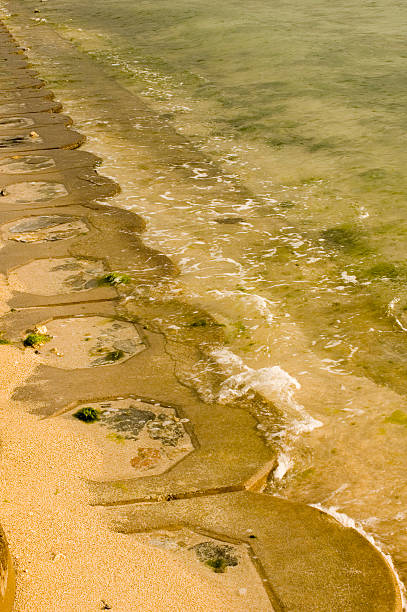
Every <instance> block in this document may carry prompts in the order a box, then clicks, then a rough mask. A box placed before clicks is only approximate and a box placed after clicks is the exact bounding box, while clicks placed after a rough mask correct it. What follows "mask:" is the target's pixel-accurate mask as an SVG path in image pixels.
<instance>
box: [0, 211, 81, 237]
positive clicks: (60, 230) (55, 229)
mask: <svg viewBox="0 0 407 612" xmlns="http://www.w3.org/2000/svg"><path fill="white" fill-rule="evenodd" d="M88 231H89V228H88V227H87V225H86V223H85V222H84V221H83V220H82V219H80V218H78V217H68V216H63V215H41V216H38V217H27V218H25V219H21V220H20V221H18V222H17V223H16V222H15V221H13V222H12V223H8V224H7V225H4V226H3V236H4V239H5V240H15V241H16V242H53V241H55V240H67V239H68V238H72V237H73V236H79V235H80V234H86V233H87V232H88Z"/></svg>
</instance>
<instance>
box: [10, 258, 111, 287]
mask: <svg viewBox="0 0 407 612" xmlns="http://www.w3.org/2000/svg"><path fill="white" fill-rule="evenodd" d="M104 271H105V268H104V265H103V263H102V262H99V261H91V260H87V259H77V258H73V257H65V258H57V259H36V260H35V261H31V262H30V263H28V264H25V265H23V266H20V267H18V268H16V269H14V270H13V271H12V272H10V274H9V276H8V281H9V284H10V285H11V287H12V288H13V289H14V291H20V292H24V293H32V294H36V295H57V294H61V293H71V292H72V291H87V290H88V289H94V288H95V287H98V285H99V279H100V278H101V277H102V275H103V273H104Z"/></svg>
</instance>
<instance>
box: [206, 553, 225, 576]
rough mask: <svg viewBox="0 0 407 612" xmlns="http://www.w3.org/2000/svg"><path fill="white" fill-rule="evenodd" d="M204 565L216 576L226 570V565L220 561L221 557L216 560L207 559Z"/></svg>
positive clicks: (222, 560) (223, 561)
mask: <svg viewBox="0 0 407 612" xmlns="http://www.w3.org/2000/svg"><path fill="white" fill-rule="evenodd" d="M206 565H207V566H208V567H210V568H211V569H212V570H213V571H214V572H215V573H216V574H223V573H224V571H225V570H226V568H227V563H226V561H225V559H222V557H218V558H217V559H209V560H208V561H207V562H206Z"/></svg>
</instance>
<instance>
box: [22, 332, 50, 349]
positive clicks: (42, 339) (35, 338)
mask: <svg viewBox="0 0 407 612" xmlns="http://www.w3.org/2000/svg"><path fill="white" fill-rule="evenodd" d="M50 340H51V336H48V334H37V333H35V332H32V333H30V334H28V335H27V336H26V337H25V338H24V340H23V344H24V346H32V347H33V348H35V347H36V346H41V345H42V344H45V343H46V342H49V341H50Z"/></svg>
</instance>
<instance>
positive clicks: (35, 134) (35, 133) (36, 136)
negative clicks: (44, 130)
mask: <svg viewBox="0 0 407 612" xmlns="http://www.w3.org/2000/svg"><path fill="white" fill-rule="evenodd" d="M30 136H31V138H39V136H40V135H39V134H37V132H34V131H32V132H30Z"/></svg>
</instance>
